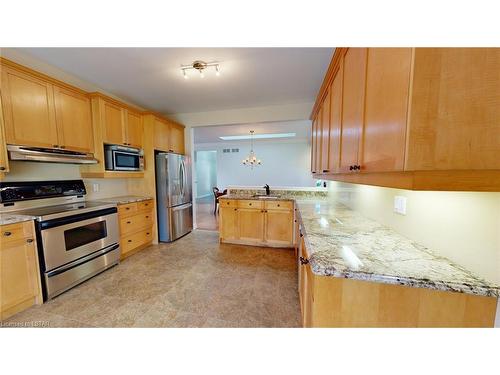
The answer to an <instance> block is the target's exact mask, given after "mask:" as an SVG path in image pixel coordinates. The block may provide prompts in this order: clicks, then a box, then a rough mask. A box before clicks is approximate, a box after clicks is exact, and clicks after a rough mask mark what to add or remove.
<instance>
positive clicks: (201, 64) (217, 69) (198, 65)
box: [181, 60, 220, 79]
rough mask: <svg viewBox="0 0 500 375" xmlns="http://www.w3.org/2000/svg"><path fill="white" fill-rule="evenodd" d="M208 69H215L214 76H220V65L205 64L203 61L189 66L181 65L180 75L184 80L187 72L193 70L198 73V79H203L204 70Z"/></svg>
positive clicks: (213, 63) (213, 62) (197, 61)
mask: <svg viewBox="0 0 500 375" xmlns="http://www.w3.org/2000/svg"><path fill="white" fill-rule="evenodd" d="M210 67H214V68H215V75H216V76H217V77H218V76H220V65H219V63H218V62H216V61H212V62H205V61H201V60H196V61H193V63H192V64H191V65H181V72H182V75H183V76H184V79H188V78H189V75H188V74H187V71H189V70H192V69H194V70H196V71H198V72H199V73H200V78H204V77H205V69H207V68H210Z"/></svg>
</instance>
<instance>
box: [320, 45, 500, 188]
mask: <svg viewBox="0 0 500 375" xmlns="http://www.w3.org/2000/svg"><path fill="white" fill-rule="evenodd" d="M499 71H500V48H338V49H336V51H335V54H334V57H333V59H332V63H331V64H330V68H329V70H328V72H327V76H326V77H325V80H324V82H323V85H322V88H321V90H320V93H319V94H318V98H317V101H316V104H315V106H314V109H313V113H312V114H311V119H312V137H313V139H312V151H311V170H312V172H313V173H315V174H319V175H318V176H317V178H326V179H332V180H338V181H345V182H354V183H363V184H372V185H379V186H387V187H396V188H403V189H414V190H473V191H474V190H476V191H500V158H499V157H498V154H499V152H500V122H499V121H498V118H499V117H500V75H499V73H498V72H499ZM326 122H328V124H326ZM327 129H328V133H327ZM327 134H328V135H327ZM325 137H328V141H327V140H326V139H325ZM318 140H320V141H318ZM327 161H328V162H327Z"/></svg>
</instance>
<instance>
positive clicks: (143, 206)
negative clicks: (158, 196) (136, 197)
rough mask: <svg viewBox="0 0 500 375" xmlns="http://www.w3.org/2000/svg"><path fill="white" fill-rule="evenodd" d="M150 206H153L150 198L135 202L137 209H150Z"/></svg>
mask: <svg viewBox="0 0 500 375" xmlns="http://www.w3.org/2000/svg"><path fill="white" fill-rule="evenodd" d="M152 208H153V200H152V199H150V200H147V201H143V202H138V203H137V209H138V210H139V211H144V210H151V209H152Z"/></svg>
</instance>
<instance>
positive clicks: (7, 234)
mask: <svg viewBox="0 0 500 375" xmlns="http://www.w3.org/2000/svg"><path fill="white" fill-rule="evenodd" d="M11 234H12V232H3V235H4V236H5V237H9V236H10V235H11Z"/></svg>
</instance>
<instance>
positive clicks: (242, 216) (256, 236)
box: [237, 208, 264, 242]
mask: <svg viewBox="0 0 500 375" xmlns="http://www.w3.org/2000/svg"><path fill="white" fill-rule="evenodd" d="M237 212H238V226H239V228H240V232H239V236H238V238H239V239H240V240H242V241H253V242H263V241H264V210H261V209H254V208H238V211H237Z"/></svg>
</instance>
